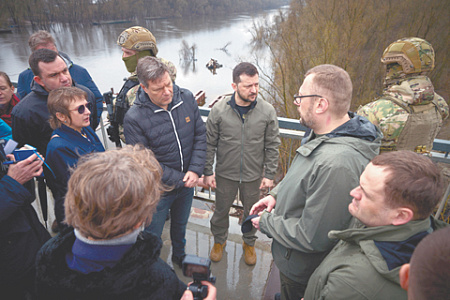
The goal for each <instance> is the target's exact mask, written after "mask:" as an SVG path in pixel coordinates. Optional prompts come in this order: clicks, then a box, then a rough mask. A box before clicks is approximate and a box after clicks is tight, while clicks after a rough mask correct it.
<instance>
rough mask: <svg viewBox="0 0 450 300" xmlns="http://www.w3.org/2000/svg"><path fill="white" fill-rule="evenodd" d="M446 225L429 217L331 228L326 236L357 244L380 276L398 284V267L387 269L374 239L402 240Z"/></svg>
mask: <svg viewBox="0 0 450 300" xmlns="http://www.w3.org/2000/svg"><path fill="white" fill-rule="evenodd" d="M359 223H360V222H359ZM360 224H361V223H360ZM446 225H448V224H446V223H444V222H442V221H437V220H435V219H434V218H433V217H429V218H426V219H424V220H417V221H411V222H408V223H406V224H403V225H398V226H394V225H387V226H377V227H360V228H351V229H346V230H342V231H336V230H332V231H330V232H329V233H328V237H329V238H331V239H341V240H342V241H344V242H349V243H355V244H358V245H359V247H360V248H361V251H362V252H363V253H364V255H365V256H366V257H367V259H368V260H369V261H370V263H371V265H372V266H373V267H374V268H375V269H376V270H377V272H378V273H379V274H380V275H381V276H383V277H385V278H386V279H387V280H389V281H392V282H395V283H396V284H400V281H399V276H398V272H399V269H400V267H396V268H394V269H392V270H389V268H388V265H387V263H386V261H385V259H384V257H383V256H382V254H381V252H380V251H379V249H378V247H377V246H376V245H375V241H385V242H397V241H404V240H406V239H408V238H410V237H411V236H413V235H415V234H417V233H420V232H425V231H428V232H429V233H431V231H433V230H435V229H438V228H442V227H444V226H446ZM342 241H341V242H340V243H339V244H338V246H337V247H339V245H341V243H344V242H342Z"/></svg>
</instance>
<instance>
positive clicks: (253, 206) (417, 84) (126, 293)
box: [0, 26, 450, 300]
mask: <svg viewBox="0 0 450 300" xmlns="http://www.w3.org/2000/svg"><path fill="white" fill-rule="evenodd" d="M117 43H118V45H119V46H120V47H121V49H122V52H123V56H122V59H123V61H124V63H125V66H126V68H127V70H128V71H129V72H130V77H129V78H128V79H127V80H126V82H125V83H124V86H123V87H122V89H121V90H120V92H119V94H118V96H117V98H116V99H115V102H113V103H109V104H110V105H111V106H112V108H113V109H111V110H109V112H108V114H109V115H108V117H109V120H110V123H111V127H110V128H109V129H108V133H109V135H110V139H111V140H112V141H113V142H115V143H116V145H118V146H120V147H118V148H117V149H114V150H108V151H105V148H104V146H103V145H102V143H101V142H100V140H99V138H98V136H97V135H96V133H95V129H96V128H97V125H98V124H99V121H100V118H101V114H102V111H103V104H102V96H101V95H100V92H99V90H98V88H97V87H96V85H95V83H94V82H93V80H92V78H91V76H90V75H89V73H88V71H87V70H86V69H85V68H83V67H81V66H79V65H76V64H74V63H73V62H72V61H71V59H70V58H69V56H68V55H67V54H65V53H63V52H61V51H59V50H58V48H57V47H56V44H55V40H54V39H53V37H52V36H51V35H50V34H49V33H48V32H47V31H43V30H40V31H38V32H36V33H34V34H33V35H32V36H31V37H30V39H29V45H30V49H31V55H30V58H29V65H30V69H27V70H25V71H23V72H22V73H21V74H20V76H19V83H18V92H17V95H16V94H15V87H14V86H13V84H12V83H11V80H10V78H9V77H8V75H7V74H5V73H4V72H0V138H1V139H2V143H1V144H0V156H1V160H2V162H3V164H2V169H1V172H0V194H1V196H2V197H1V198H2V199H1V200H0V224H1V227H0V228H1V229H0V238H1V240H2V245H1V246H0V287H1V290H2V293H4V294H5V295H8V296H10V297H11V299H61V298H67V299H123V298H126V297H128V298H130V299H193V297H194V295H193V293H192V292H191V291H190V290H189V287H187V285H186V284H185V283H183V282H182V281H180V279H179V278H178V277H177V275H176V274H175V272H174V270H173V268H172V267H170V266H169V265H168V264H167V263H166V262H165V261H163V260H162V259H161V258H160V257H159V256H160V251H161V247H162V240H161V235H162V231H163V228H164V224H165V222H166V220H167V219H170V239H171V247H172V251H171V253H172V257H171V260H172V262H173V266H174V267H175V266H176V267H179V268H183V261H184V259H185V257H186V254H187V253H186V249H185V248H186V227H187V223H188V219H189V216H190V210H191V206H192V201H193V194H194V188H195V186H197V184H199V182H200V181H202V184H203V185H204V186H206V187H209V188H212V189H214V190H215V195H216V205H215V211H214V213H213V215H212V217H211V220H210V226H211V233H212V235H213V236H214V244H213V246H212V247H211V249H209V251H210V259H211V261H213V262H219V261H220V260H221V259H222V256H223V254H224V249H225V247H226V242H227V238H228V228H229V211H230V207H231V206H232V203H233V201H234V200H235V198H236V195H237V194H238V193H239V195H240V200H241V201H242V204H243V218H244V219H245V220H246V221H245V222H244V224H246V225H251V226H247V228H246V230H242V231H243V235H242V239H243V243H242V245H243V258H244V261H245V263H246V264H247V265H249V266H253V265H255V264H256V262H257V256H256V251H255V242H256V239H257V237H256V232H257V231H258V230H259V231H261V233H263V234H265V235H267V236H268V237H270V238H272V240H273V242H272V255H273V260H274V262H275V264H276V266H277V268H278V269H279V277H280V282H281V290H280V293H278V294H276V295H275V299H282V300H285V299H302V298H304V299H306V300H309V299H424V298H430V299H431V298H432V299H445V297H448V295H449V294H450V291H449V285H448V278H449V275H450V274H449V270H450V261H449V256H448V251H449V250H450V249H449V243H448V241H449V240H450V230H449V227H448V224H446V223H444V222H441V221H438V220H436V219H434V218H433V217H432V216H431V214H432V212H433V210H434V208H435V207H436V205H437V203H438V202H439V201H440V199H441V197H442V196H443V193H444V189H445V185H444V180H443V176H442V174H441V172H440V170H439V168H438V167H437V166H436V165H435V164H434V163H433V162H432V161H431V159H430V158H429V157H427V156H426V155H424V154H427V153H429V151H430V150H431V148H432V141H433V140H434V138H435V137H436V135H437V133H438V132H439V129H440V127H441V126H442V121H443V120H444V119H445V118H447V117H448V114H449V113H448V106H447V104H446V103H445V100H444V99H443V98H442V97H441V96H439V95H438V94H436V93H435V92H434V88H433V85H432V83H431V81H430V80H429V78H428V77H427V74H428V73H429V72H430V71H432V70H433V68H434V64H435V62H434V57H435V56H434V50H433V48H432V46H431V44H429V43H428V42H427V41H425V40H423V39H420V38H406V39H400V40H398V41H396V42H394V43H392V44H391V45H389V47H388V48H387V49H386V50H385V52H384V53H383V56H382V63H383V64H385V65H386V80H385V83H386V88H385V90H384V91H383V96H382V97H381V98H380V99H377V100H376V101H374V102H372V103H369V104H368V105H366V106H365V107H361V108H359V110H358V112H357V113H353V112H350V105H351V101H352V94H353V85H352V80H351V78H350V75H349V74H348V73H347V72H346V71H345V70H344V69H342V68H341V67H338V66H335V65H330V64H324V65H318V66H314V67H313V68H311V69H310V70H309V71H308V72H307V73H306V74H304V75H303V74H301V75H302V79H303V83H302V85H301V86H300V88H299V90H298V94H296V95H294V104H295V106H296V108H297V111H298V113H299V115H300V123H301V124H302V125H304V126H306V127H308V128H309V132H308V134H307V135H306V136H305V138H304V139H303V140H302V144H301V146H300V147H299V148H298V149H297V150H296V155H295V157H294V159H293V161H292V164H291V166H290V168H289V171H288V172H287V173H286V175H285V176H284V178H283V179H282V180H281V181H280V182H279V183H277V184H276V183H275V182H274V179H275V175H276V173H277V168H278V160H279V150H278V148H279V146H280V133H279V127H278V120H277V114H276V110H275V109H274V107H273V106H272V105H271V104H269V103H268V102H266V101H264V100H263V99H260V98H259V97H258V95H259V72H258V69H257V68H256V67H255V66H254V65H253V64H251V63H248V62H241V63H239V64H237V65H236V66H235V67H234V69H233V74H232V83H231V87H232V89H233V90H234V93H233V94H232V95H231V96H229V97H225V98H224V99H222V100H221V101H219V102H218V103H216V104H215V105H214V106H213V108H212V109H211V111H210V113H209V116H208V118H207V121H206V124H205V122H204V121H203V120H202V117H201V114H200V111H199V108H198V105H197V103H196V101H195V99H194V96H193V94H192V92H191V91H189V90H188V89H186V88H183V87H179V86H178V85H176V83H175V81H176V68H175V66H174V64H173V63H171V62H170V61H167V60H164V59H162V58H158V57H156V55H157V54H158V48H157V45H156V39H155V37H154V36H153V34H152V33H151V32H150V31H149V30H148V29H146V28H143V27H140V26H134V27H131V28H128V29H126V30H125V31H123V32H122V33H121V34H120V35H119V37H118V40H117ZM416 133H417V134H416ZM9 140H14V141H16V142H17V143H18V145H17V147H23V146H26V147H29V146H28V145H31V146H32V147H34V150H33V154H32V155H31V156H29V157H28V158H26V159H24V160H19V159H18V158H16V157H15V156H14V155H13V154H10V153H9V152H8V153H6V152H5V151H6V149H7V148H8V147H7V146H8V144H7V141H9ZM122 143H124V144H126V145H124V146H123V147H121V146H122ZM380 150H381V152H382V153H381V154H380ZM35 182H37V185H38V186H37V190H38V196H37V195H36V187H35ZM46 186H48V187H49V188H50V190H51V192H52V195H53V199H54V203H55V204H54V208H55V212H54V213H55V217H56V221H55V223H54V224H53V225H52V226H51V229H52V231H54V232H55V233H58V234H57V235H56V236H54V237H53V238H51V236H50V234H49V231H48V230H47V229H46V227H44V225H43V224H42V223H41V221H40V220H39V218H38V215H37V213H36V211H35V209H34V208H33V206H32V205H31V204H32V202H33V201H35V199H36V198H39V200H40V201H41V203H46V201H47V199H46ZM261 191H265V192H268V195H267V196H265V197H263V198H262V199H261V198H260V194H261ZM430 264H432V265H433V267H432V268H430V267H429V266H428V265H430ZM427 274H429V275H427ZM432 275H434V276H432ZM202 284H203V285H205V286H207V287H208V293H207V295H204V296H206V299H208V300H211V299H215V298H216V295H217V290H216V288H215V287H214V285H213V284H212V283H210V282H208V281H202ZM219 292H220V291H219Z"/></svg>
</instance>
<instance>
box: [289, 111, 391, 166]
mask: <svg viewBox="0 0 450 300" xmlns="http://www.w3.org/2000/svg"><path fill="white" fill-rule="evenodd" d="M349 117H350V120H349V121H347V122H345V123H344V124H342V125H341V126H339V127H337V128H336V129H334V130H333V131H331V132H330V133H327V134H325V135H323V136H320V137H316V138H315V139H312V140H311V137H312V136H314V135H313V134H312V133H311V134H310V135H309V137H308V138H306V141H305V143H304V144H303V143H302V144H303V145H302V147H300V148H299V149H298V150H297V151H299V152H300V153H301V154H302V155H303V156H309V155H310V154H311V153H312V152H313V151H314V149H316V148H317V147H319V146H320V145H321V144H322V143H330V144H333V143H336V144H346V145H348V146H350V147H352V148H353V149H355V150H356V151H358V152H359V153H360V154H361V155H362V156H363V157H365V158H367V159H369V160H371V159H372V158H373V157H374V156H375V155H378V153H379V149H380V144H381V139H382V137H383V134H382V133H381V131H380V129H378V127H376V126H375V125H373V124H372V123H371V122H370V121H369V120H367V119H366V118H364V117H361V116H359V115H357V114H355V113H352V112H349ZM355 138H356V139H355Z"/></svg>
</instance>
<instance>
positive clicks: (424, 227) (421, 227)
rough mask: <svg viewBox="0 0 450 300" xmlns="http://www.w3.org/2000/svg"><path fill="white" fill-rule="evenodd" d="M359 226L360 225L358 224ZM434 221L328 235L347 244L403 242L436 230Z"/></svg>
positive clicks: (337, 231)
mask: <svg viewBox="0 0 450 300" xmlns="http://www.w3.org/2000/svg"><path fill="white" fill-rule="evenodd" d="M359 224H360V225H362V224H361V223H360V222H359ZM436 225H437V224H436V220H435V219H434V218H432V217H429V218H426V219H423V220H416V221H410V222H408V223H406V224H403V225H397V226H396V225H386V226H376V227H365V226H363V225H362V226H361V227H358V228H349V229H346V230H331V231H330V232H329V233H328V237H329V238H330V239H340V240H344V241H347V242H350V241H351V242H355V243H360V242H361V241H364V240H374V241H379V242H396V241H404V240H406V239H408V238H409V237H411V236H412V235H414V234H416V233H419V232H423V231H428V230H430V228H436Z"/></svg>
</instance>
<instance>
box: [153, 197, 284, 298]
mask: <svg viewBox="0 0 450 300" xmlns="http://www.w3.org/2000/svg"><path fill="white" fill-rule="evenodd" d="M212 205H213V204H211V203H208V202H204V201H200V200H194V203H193V205H192V209H191V215H190V217H189V221H188V226H187V231H186V253H187V254H192V255H197V256H200V257H209V253H210V251H211V249H212V247H213V245H214V237H213V236H212V234H211V231H210V226H209V220H210V219H211V217H212V214H213V212H212ZM238 222H239V218H238V217H233V216H230V229H229V233H228V240H227V245H226V247H225V250H224V255H223V257H222V260H221V261H220V262H212V264H211V273H212V275H213V276H215V277H216V284H215V286H216V288H217V299H219V300H222V299H264V295H265V290H266V284H267V282H268V277H269V272H270V270H271V267H272V262H273V261H272V254H271V251H270V245H271V239H269V238H267V236H265V235H264V234H261V233H260V232H258V233H257V236H258V239H257V240H256V244H255V250H256V255H257V261H256V265H254V266H248V265H247V264H246V263H245V262H244V257H243V250H242V243H243V241H242V233H241V226H240V225H239V224H238ZM169 230H170V221H167V222H166V224H165V226H164V230H163V234H162V236H161V238H162V240H163V249H162V251H161V258H162V259H163V260H164V261H166V262H167V263H168V264H169V265H171V266H173V263H172V260H171V256H172V249H171V242H170V233H169ZM174 269H175V272H176V273H177V275H178V277H179V278H180V279H181V280H182V281H183V282H185V283H188V282H190V281H192V279H191V278H189V277H185V276H183V274H182V270H181V269H180V268H179V267H178V266H177V265H175V266H174ZM272 285H273V284H272ZM275 289H276V287H275ZM278 290H279V288H278ZM267 296H268V297H267V299H273V295H267Z"/></svg>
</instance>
